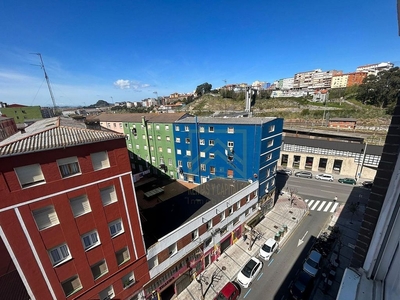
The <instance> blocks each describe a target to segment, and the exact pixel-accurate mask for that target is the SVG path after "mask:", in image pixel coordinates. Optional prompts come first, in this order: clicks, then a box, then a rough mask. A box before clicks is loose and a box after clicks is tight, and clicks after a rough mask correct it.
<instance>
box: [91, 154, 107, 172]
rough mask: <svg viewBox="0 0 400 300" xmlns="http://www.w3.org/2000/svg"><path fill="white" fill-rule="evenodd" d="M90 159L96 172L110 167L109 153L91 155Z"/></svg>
mask: <svg viewBox="0 0 400 300" xmlns="http://www.w3.org/2000/svg"><path fill="white" fill-rule="evenodd" d="M90 158H91V159H92V165H93V170H95V171H97V170H101V169H106V168H109V167H110V161H109V159H108V153H107V151H100V152H95V153H91V154H90Z"/></svg>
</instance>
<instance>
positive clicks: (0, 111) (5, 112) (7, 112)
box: [0, 103, 43, 125]
mask: <svg viewBox="0 0 400 300" xmlns="http://www.w3.org/2000/svg"><path fill="white" fill-rule="evenodd" d="M0 115H2V116H3V117H9V118H13V119H14V121H15V123H16V124H17V125H18V124H24V123H25V122H27V121H30V120H40V119H43V117H42V111H41V108H40V106H25V105H20V104H10V105H7V104H5V103H3V105H2V106H0Z"/></svg>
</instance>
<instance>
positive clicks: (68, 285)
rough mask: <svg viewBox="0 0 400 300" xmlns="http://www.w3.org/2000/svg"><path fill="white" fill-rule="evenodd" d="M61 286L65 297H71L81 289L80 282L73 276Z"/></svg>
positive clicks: (76, 276)
mask: <svg viewBox="0 0 400 300" xmlns="http://www.w3.org/2000/svg"><path fill="white" fill-rule="evenodd" d="M61 286H62V288H63V290H64V294H65V297H68V296H71V295H72V294H74V293H76V292H77V291H79V290H80V289H82V284H81V281H80V280H79V277H78V275H75V276H73V277H71V278H69V279H67V280H65V281H63V282H62V283H61Z"/></svg>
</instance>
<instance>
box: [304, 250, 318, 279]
mask: <svg viewBox="0 0 400 300" xmlns="http://www.w3.org/2000/svg"><path fill="white" fill-rule="evenodd" d="M321 259H322V255H321V253H319V252H317V251H315V250H312V251H311V252H310V254H309V255H308V257H307V259H306V261H305V262H304V264H303V270H304V271H305V272H307V273H308V274H310V275H311V276H313V277H315V275H317V273H318V270H319V268H320V263H321Z"/></svg>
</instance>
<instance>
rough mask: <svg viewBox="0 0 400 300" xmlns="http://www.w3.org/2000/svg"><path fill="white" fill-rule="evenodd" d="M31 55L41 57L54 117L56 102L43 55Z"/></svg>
mask: <svg viewBox="0 0 400 300" xmlns="http://www.w3.org/2000/svg"><path fill="white" fill-rule="evenodd" d="M31 54H36V55H39V57H40V67H41V68H42V70H43V72H44V78H46V82H47V87H48V88H49V92H50V97H51V101H53V113H54V115H56V110H57V106H56V100H55V99H54V95H53V91H52V90H51V85H50V80H49V76H47V73H46V69H45V68H44V63H43V59H42V54H40V53H31Z"/></svg>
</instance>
